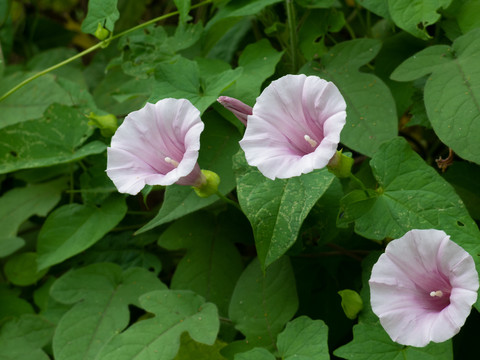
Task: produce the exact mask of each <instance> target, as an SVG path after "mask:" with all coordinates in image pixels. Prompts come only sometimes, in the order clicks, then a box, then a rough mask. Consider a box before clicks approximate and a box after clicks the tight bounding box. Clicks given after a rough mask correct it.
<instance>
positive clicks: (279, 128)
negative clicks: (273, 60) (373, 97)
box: [240, 75, 346, 180]
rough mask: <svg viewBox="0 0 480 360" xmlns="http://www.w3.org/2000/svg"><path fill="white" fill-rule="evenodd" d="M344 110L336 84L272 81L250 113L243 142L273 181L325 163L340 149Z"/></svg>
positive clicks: (297, 79) (303, 78)
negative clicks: (338, 147)
mask: <svg viewBox="0 0 480 360" xmlns="http://www.w3.org/2000/svg"><path fill="white" fill-rule="evenodd" d="M345 108H346V103H345V100H344V99H343V97H342V95H341V94H340V92H339V91H338V89H337V87H336V86H335V85H334V84H333V83H331V82H327V81H325V80H323V79H320V78H319V77H316V76H308V77H307V76H305V75H287V76H284V77H282V78H280V79H278V80H276V81H273V82H272V83H271V84H270V85H269V86H268V87H267V88H265V90H264V91H263V92H262V94H261V95H260V96H259V97H258V98H257V102H256V103H255V106H254V107H253V110H252V115H250V116H248V122H247V128H246V130H245V135H244V137H243V139H242V140H241V141H240V146H241V147H242V149H243V150H244V151H245V157H246V159H247V162H248V163H249V164H250V165H252V166H256V167H258V169H259V170H260V172H262V174H263V175H265V176H266V177H268V178H270V179H272V180H274V179H275V178H281V179H284V178H290V177H293V176H299V175H301V174H305V173H309V172H311V171H313V170H315V169H320V168H323V167H325V166H326V165H327V164H328V162H329V160H330V159H331V158H332V157H333V155H334V154H335V152H336V150H337V146H338V142H339V141H340V132H341V130H342V128H343V126H344V125H345V118H346V112H345Z"/></svg>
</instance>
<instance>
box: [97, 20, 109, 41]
mask: <svg viewBox="0 0 480 360" xmlns="http://www.w3.org/2000/svg"><path fill="white" fill-rule="evenodd" d="M94 35H95V37H96V38H97V39H98V40H100V41H103V40H105V39H106V38H107V37H108V36H109V35H110V31H108V30H107V29H105V28H104V27H103V25H102V24H100V23H98V25H97V30H95V33H94Z"/></svg>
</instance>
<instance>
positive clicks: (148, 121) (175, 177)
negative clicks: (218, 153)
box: [107, 99, 205, 195]
mask: <svg viewBox="0 0 480 360" xmlns="http://www.w3.org/2000/svg"><path fill="white" fill-rule="evenodd" d="M203 128H204V124H203V122H202V120H201V119H200V112H199V111H198V110H197V109H196V108H195V107H194V106H193V105H192V104H191V103H190V101H188V100H185V99H181V100H178V99H163V100H160V101H159V102H157V103H156V104H150V103H147V104H146V105H145V106H144V107H143V108H142V109H140V110H138V111H134V112H132V113H130V114H128V116H127V117H126V118H125V120H124V121H123V123H122V125H120V127H119V128H118V129H117V131H116V133H115V135H114V136H113V137H112V143H111V147H109V148H108V149H107V154H108V161H107V175H108V176H109V177H110V179H112V181H113V183H114V184H115V186H116V187H117V189H118V191H119V192H122V193H127V194H131V195H135V194H137V193H138V192H139V191H140V190H142V189H143V187H144V186H145V185H171V184H173V183H177V184H179V185H192V186H199V185H202V184H203V183H204V182H205V176H204V175H203V174H202V173H201V171H200V167H199V166H198V163H197V159H198V150H199V149H200V134H201V132H202V131H203Z"/></svg>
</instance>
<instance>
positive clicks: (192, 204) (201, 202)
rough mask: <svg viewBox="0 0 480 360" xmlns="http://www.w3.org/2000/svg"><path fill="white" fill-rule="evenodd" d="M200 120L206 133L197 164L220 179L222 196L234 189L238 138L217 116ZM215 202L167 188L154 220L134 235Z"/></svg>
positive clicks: (214, 198)
mask: <svg viewBox="0 0 480 360" xmlns="http://www.w3.org/2000/svg"><path fill="white" fill-rule="evenodd" d="M202 119H203V121H204V123H205V130H204V132H203V133H202V135H201V137H200V142H201V144H202V146H201V150H200V155H199V158H198V163H199V164H200V167H201V168H202V169H206V170H211V171H214V172H216V173H217V174H218V175H219V176H220V186H219V189H218V190H219V191H220V192H221V193H222V194H224V195H225V194H228V193H229V192H230V191H232V190H233V189H234V187H235V177H234V175H233V171H232V156H233V154H235V153H236V152H237V151H238V148H239V145H238V142H239V140H240V135H239V133H238V131H237V130H236V129H235V128H234V127H233V126H232V125H231V124H229V123H228V122H226V121H225V120H224V119H223V118H222V117H221V116H220V115H218V114H217V113H216V112H213V111H210V112H207V113H205V114H204V115H203V116H202ZM216 201H218V197H217V196H216V195H213V196H210V197H208V198H200V197H198V196H197V195H196V194H195V192H194V191H193V190H192V189H191V188H190V187H189V186H180V185H172V186H168V187H167V189H166V190H165V200H164V202H163V205H162V207H161V209H160V211H159V212H158V214H157V216H155V218H154V219H152V220H151V221H150V222H149V223H148V224H146V225H145V226H143V227H142V228H141V229H140V230H138V231H137V233H142V232H144V231H147V230H151V229H153V228H154V227H156V226H159V225H161V224H165V223H167V222H169V221H172V220H176V219H178V218H180V217H182V216H184V215H187V214H190V213H192V212H194V211H196V210H199V209H202V208H204V207H206V206H208V205H211V204H213V203H214V202H216Z"/></svg>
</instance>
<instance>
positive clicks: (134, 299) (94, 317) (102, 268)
mask: <svg viewBox="0 0 480 360" xmlns="http://www.w3.org/2000/svg"><path fill="white" fill-rule="evenodd" d="M163 289H166V286H165V285H164V284H162V283H161V282H160V280H159V279H158V278H157V277H156V276H155V274H153V273H151V272H149V271H147V270H145V269H142V268H130V269H127V270H125V271H123V272H122V269H121V268H120V266H118V265H115V264H111V263H98V264H93V265H89V266H86V267H84V268H81V269H78V270H74V271H71V272H68V273H67V274H65V275H64V276H62V277H61V278H60V279H58V280H57V281H56V282H55V283H54V284H53V285H52V288H51V290H50V294H51V296H52V297H53V298H54V299H55V300H57V301H59V302H61V303H65V304H75V303H76V304H75V305H74V306H73V307H72V308H71V309H70V310H69V311H68V312H67V313H66V314H65V315H64V316H63V317H62V318H61V320H60V322H59V323H58V325H57V328H56V330H55V335H54V338H53V353H54V355H55V359H57V360H62V359H69V360H75V359H82V360H85V359H92V360H93V359H95V357H96V356H97V355H98V353H99V351H100V349H101V348H102V347H103V346H104V345H105V344H106V343H107V342H108V341H109V340H110V339H111V338H112V337H113V336H114V335H116V334H118V333H119V332H121V331H122V330H123V329H124V328H125V327H127V325H128V323H129V320H130V312H129V309H128V305H130V304H131V305H135V306H140V304H139V302H138V298H139V297H140V296H141V295H143V294H145V293H147V292H150V291H153V290H163Z"/></svg>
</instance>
